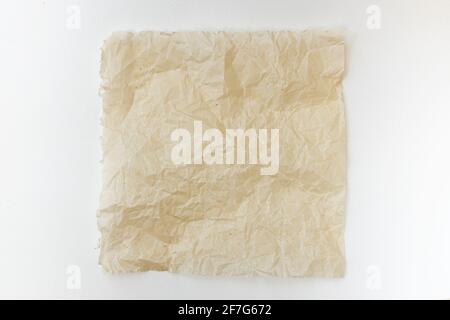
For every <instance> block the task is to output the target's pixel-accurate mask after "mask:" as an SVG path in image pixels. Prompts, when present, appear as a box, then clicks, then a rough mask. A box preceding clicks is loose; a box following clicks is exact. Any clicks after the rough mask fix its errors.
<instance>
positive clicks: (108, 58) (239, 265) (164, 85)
mask: <svg viewBox="0 0 450 320" xmlns="http://www.w3.org/2000/svg"><path fill="white" fill-rule="evenodd" d="M344 60H345V54H344V42H343V39H342V37H341V36H340V35H338V34H337V33H335V32H332V31H304V32H287V31H283V32H281V31H280V32H174V33H164V32H140V33H114V34H113V35H112V36H111V37H109V38H108V39H107V40H106V41H105V43H104V46H103V51H102V65H101V77H102V80H103V82H102V97H103V116H102V124H103V138H102V145H103V189H102V193H101V199H100V208H99V211H98V226H99V230H100V231H101V245H100V264H101V265H102V266H103V268H104V269H105V270H106V271H108V272H112V273H117V272H135V271H146V270H160V271H171V272H180V273H188V274H200V275H271V276H281V277H298V276H316V277H340V276H343V274H344V271H345V257H344V244H343V234H344V206H345V183H346V163H345V161H346V149H345V147H346V146H345V143H346V141H345V121H344V104H343V100H342V87H341V82H342V77H343V73H344ZM200 125H201V129H202V131H199V132H200V134H204V135H205V132H209V133H214V134H219V133H221V134H223V136H222V138H223V139H224V141H223V145H220V144H218V145H216V148H220V150H222V149H223V150H224V155H223V158H221V157H218V158H216V162H214V163H213V164H207V163H205V162H206V156H205V155H204V153H201V152H202V150H203V152H207V151H205V148H206V146H207V145H208V143H207V142H208V140H203V141H202V140H200V142H199V140H198V137H200V139H202V137H203V138H205V136H201V135H200V136H198V132H197V136H195V134H196V133H195V132H196V131H195V130H197V129H198V127H199V126H200ZM196 126H197V127H196ZM196 128H197V129H196ZM214 128H215V129H217V131H214V130H212V131H211V130H210V131H206V130H208V129H214ZM238 128H240V129H243V130H247V129H252V128H253V129H255V130H256V131H255V132H256V133H257V134H258V136H257V137H256V138H255V139H257V140H255V141H259V143H260V144H259V145H258V146H257V147H256V148H257V150H256V151H255V152H260V153H259V154H260V155H261V154H262V151H261V150H263V149H262V147H261V146H266V147H267V148H268V150H269V151H271V150H272V149H271V147H272V146H275V142H276V140H275V138H274V137H275V136H274V135H273V136H272V140H271V141H270V142H268V143H267V145H262V144H261V143H262V142H261V141H263V131H261V130H260V129H267V130H268V131H267V132H268V133H270V132H273V134H275V131H274V130H273V129H278V130H279V131H278V132H279V136H278V141H279V146H278V154H279V166H278V168H276V166H275V165H274V163H275V162H273V163H272V166H273V168H272V169H273V170H272V172H271V174H266V175H264V174H263V173H262V172H263V171H262V170H261V169H262V168H264V167H266V168H267V167H268V165H267V161H266V162H264V161H263V160H261V159H260V158H255V159H253V162H252V160H250V158H251V157H252V155H251V150H250V141H251V140H250V138H249V137H247V138H248V141H247V142H248V145H249V147H248V149H246V151H245V152H246V154H245V157H246V158H245V163H242V162H239V160H237V159H238V156H237V153H236V156H235V158H234V163H227V162H226V161H227V158H226V156H225V154H226V153H227V152H229V151H230V150H229V148H228V147H229V146H228V145H226V144H225V139H226V138H228V135H229V133H228V131H227V129H238ZM177 129H182V131H180V130H179V131H176V130H177ZM183 129H184V131H183ZM186 130H187V131H189V132H190V133H192V136H193V138H192V139H193V140H192V141H191V142H192V147H190V150H189V152H191V154H184V153H183V154H182V153H180V154H182V156H186V159H187V156H189V159H192V161H191V163H190V164H179V163H176V162H174V160H173V154H174V152H175V151H174V150H175V149H174V148H176V147H175V146H176V145H177V142H174V140H173V138H174V137H178V138H180V136H179V135H177V133H180V132H186ZM230 132H231V131H230ZM249 132H250V131H249ZM269 136H270V134H269ZM196 137H197V138H196ZM215 137H216V138H217V140H214V141H216V142H217V141H219V140H218V139H219V136H215ZM196 139H197V140H196ZM194 140H195V141H194ZM180 141H181V140H180ZM183 141H184V140H183ZM186 141H188V140H186ZM186 141H185V142H186ZM210 141H212V140H210ZM236 141H237V140H236ZM252 141H253V140H252ZM237 145H238V143H237V142H236V146H237ZM202 148H203V149H202ZM236 148H237V147H236ZM258 148H259V149H258ZM194 149H195V150H194ZM225 149H226V150H225ZM183 150H185V151H186V152H187V149H183ZM214 150H215V151H217V152H218V151H219V149H214ZM199 152H200V153H199ZM232 152H234V151H232ZM236 152H238V151H236ZM272 152H277V150H272ZM176 154H177V153H176V152H175V155H176ZM199 154H200V158H198V156H199ZM214 154H215V153H214ZM202 155H203V158H202ZM255 155H256V153H255ZM274 155H275V153H274ZM221 159H224V160H223V163H221V161H222V160H221ZM241 160H242V159H241ZM266 160H267V159H266ZM230 162H231V161H230ZM255 162H256V163H255Z"/></svg>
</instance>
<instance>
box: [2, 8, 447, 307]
mask: <svg viewBox="0 0 450 320" xmlns="http://www.w3.org/2000/svg"><path fill="white" fill-rule="evenodd" d="M72 4H74V5H76V6H78V8H79V9H80V10H81V11H80V12H81V15H80V17H81V20H80V29H76V30H72V29H71V26H73V25H71V20H70V15H71V14H72V13H73V11H71V12H67V11H66V10H67V8H68V6H70V5H72ZM372 4H374V5H377V6H378V7H379V8H380V10H381V28H380V29H379V30H370V29H368V28H367V25H366V22H367V19H368V17H369V15H368V14H367V12H366V9H367V8H368V7H369V6H370V5H372ZM69 11H70V10H69ZM68 19H69V20H68ZM312 27H344V28H345V30H346V33H347V48H348V58H347V60H348V63H347V74H346V77H345V81H344V96H345V103H346V112H347V127H348V159H349V161H348V197H347V198H348V202H347V212H346V216H347V223H346V252H347V274H346V276H345V278H343V279H331V280H330V279H276V278H262V277H260V278H224V277H222V278H208V277H194V276H185V275H177V274H169V273H158V272H148V273H143V274H132V275H121V276H111V275H108V274H105V273H104V272H103V271H102V270H101V268H100V267H99V266H98V264H97V258H98V253H99V251H98V238H99V234H98V232H97V227H96V209H97V205H98V198H99V193H100V187H101V185H100V178H101V177H100V173H101V164H100V160H101V149H100V135H101V127H100V120H99V119H100V111H101V99H100V97H99V95H98V88H99V84H100V79H99V76H98V71H99V63H100V47H101V45H102V42H103V40H104V39H105V38H106V37H107V36H108V35H109V34H110V33H111V32H113V31H115V30H134V31H139V30H145V29H147V30H150V29H154V30H201V29H208V30H219V29H227V30H230V29H231V30H261V29H305V28H312ZM0 32H1V37H0V99H1V100H0V107H1V113H0V170H1V174H0V214H1V219H0V298H152V299H155V298H160V299H166V298H169V299H170V298H182V299H184V298H193V299H197V298H211V299H216V298H217V299H218V298H224V299H226V298H255V299H259V298H275V299H278V298H286V299H299V298H444V299H445V298H447V299H448V298H450V183H449V181H450V142H449V137H450V121H449V120H450V2H449V1H436V0H435V1H400V0H397V1H395V0H394V1H387V0H386V1H375V0H374V1H361V0H353V1H350V0H348V1H333V0H328V1H325V0H314V1H311V2H307V1H294V0H292V1H280V0H278V1H277V0H273V1H264V0H252V1H245V0H221V1H211V0H202V1H182V0H179V1H175V0H169V1H168V0H165V1H164V0H161V1H137V0H132V1H106V0H102V1H92V0H91V1H76V0H73V1H70V2H68V1H61V0H52V1H51V0H47V1H44V0H42V1H38V0H29V1H12V0H11V1H2V3H1V4H0ZM70 265H77V266H79V268H80V270H81V288H80V289H79V290H71V289H68V288H67V285H66V284H67V279H68V276H67V274H66V271H67V267H68V266H70Z"/></svg>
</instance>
